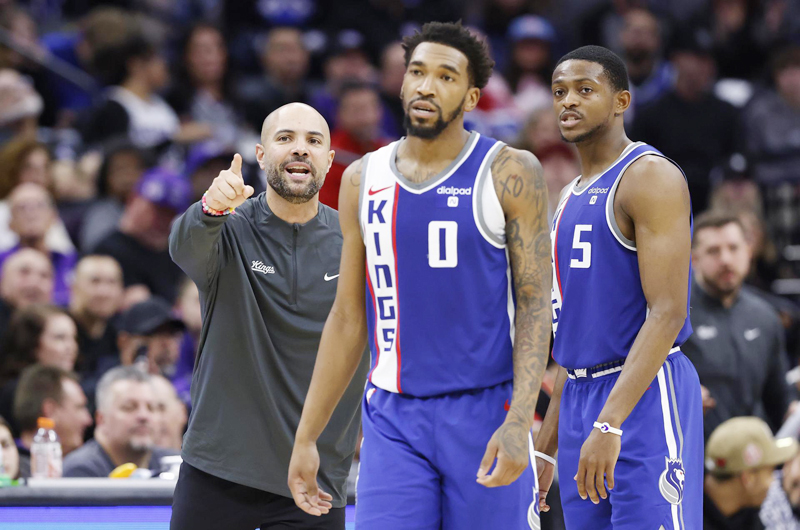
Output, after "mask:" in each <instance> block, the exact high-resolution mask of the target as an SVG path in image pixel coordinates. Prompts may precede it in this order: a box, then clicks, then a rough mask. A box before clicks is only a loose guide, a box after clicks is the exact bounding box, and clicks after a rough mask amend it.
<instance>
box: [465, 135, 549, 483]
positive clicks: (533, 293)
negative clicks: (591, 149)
mask: <svg viewBox="0 0 800 530" xmlns="http://www.w3.org/2000/svg"><path fill="white" fill-rule="evenodd" d="M492 178H493V181H494V187H495V190H496V191H497V197H498V198H499V199H500V204H501V205H502V206H503V212H504V213H505V218H506V246H507V248H508V254H509V258H510V261H511V275H512V277H513V279H514V290H515V294H516V301H517V304H516V319H515V323H514V324H515V333H514V353H513V356H514V393H513V396H512V399H511V405H510V408H509V411H508V415H507V416H506V420H505V422H503V424H502V425H501V426H500V428H499V429H497V431H496V432H495V433H494V435H493V436H492V438H491V440H489V443H488V445H487V447H486V453H485V454H484V457H483V461H482V462H481V465H480V469H479V470H478V482H479V483H480V484H482V485H484V486H487V487H495V486H504V485H507V484H511V483H512V482H514V481H515V480H516V479H517V478H518V477H519V476H520V475H521V474H522V472H523V471H525V467H526V466H528V465H530V459H529V458H530V457H529V451H528V448H529V445H528V444H529V441H528V436H529V433H530V429H531V426H532V425H533V417H534V414H535V412H536V400H537V399H538V397H539V389H540V388H541V386H542V376H543V375H544V371H545V368H546V367H547V356H548V354H549V346H550V333H551V331H550V330H551V325H552V323H551V322H552V320H551V316H550V312H551V310H550V302H551V292H550V290H551V288H552V285H553V283H552V282H553V279H552V278H553V276H552V274H553V273H552V268H551V263H550V227H549V223H548V221H547V185H546V184H545V181H544V176H543V174H542V166H541V164H539V161H538V160H537V159H536V157H535V156H533V155H532V154H531V153H529V152H527V151H520V150H517V149H512V148H510V147H505V148H503V149H502V150H501V151H500V153H499V154H498V155H497V157H496V158H495V160H494V162H493V163H492ZM495 458H497V465H496V466H495V468H494V470H493V471H492V474H491V475H487V473H488V472H489V469H490V468H491V466H492V462H493V461H494V460H495Z"/></svg>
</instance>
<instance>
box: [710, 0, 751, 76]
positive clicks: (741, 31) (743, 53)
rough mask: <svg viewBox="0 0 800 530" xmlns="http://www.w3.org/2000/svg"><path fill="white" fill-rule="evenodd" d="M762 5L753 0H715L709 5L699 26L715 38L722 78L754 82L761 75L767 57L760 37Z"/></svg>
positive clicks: (715, 48) (716, 53)
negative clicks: (758, 35) (760, 9)
mask: <svg viewBox="0 0 800 530" xmlns="http://www.w3.org/2000/svg"><path fill="white" fill-rule="evenodd" d="M760 4H761V2H754V1H752V0H713V1H712V2H708V4H707V5H708V8H709V9H708V11H706V12H705V13H702V14H701V16H702V17H703V21H702V22H700V23H701V24H703V25H704V26H705V28H706V31H707V32H708V34H709V36H710V37H711V38H712V39H713V49H714V57H715V59H716V61H717V64H718V65H719V73H720V77H722V78H728V77H733V78H737V79H754V78H755V77H756V76H758V74H759V73H761V71H762V68H763V66H764V62H765V61H764V59H765V54H764V49H763V47H762V45H761V43H760V42H759V39H758V37H757V34H758V26H759V23H760V20H759V19H760V17H759V7H760ZM706 20H708V21H710V24H709V23H706V22H705V21H706Z"/></svg>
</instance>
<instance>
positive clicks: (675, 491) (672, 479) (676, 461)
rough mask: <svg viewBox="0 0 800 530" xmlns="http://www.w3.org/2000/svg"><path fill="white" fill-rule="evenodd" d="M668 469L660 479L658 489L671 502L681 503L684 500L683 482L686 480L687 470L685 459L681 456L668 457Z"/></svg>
mask: <svg viewBox="0 0 800 530" xmlns="http://www.w3.org/2000/svg"><path fill="white" fill-rule="evenodd" d="M664 460H665V461H666V469H664V472H663V473H661V477H660V478H659V480H658V489H659V490H660V491H661V495H662V496H663V497H664V498H665V499H666V500H667V502H668V503H670V504H680V503H681V500H683V484H684V483H685V482H686V472H685V471H684V470H683V461H682V460H681V459H680V458H667V457H664Z"/></svg>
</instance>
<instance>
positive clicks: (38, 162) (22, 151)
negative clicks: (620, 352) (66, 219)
mask: <svg viewBox="0 0 800 530" xmlns="http://www.w3.org/2000/svg"><path fill="white" fill-rule="evenodd" d="M50 170H51V159H50V152H49V151H48V150H47V147H46V146H45V145H44V144H42V143H40V142H38V141H36V140H33V139H29V138H25V137H22V138H18V139H16V140H12V141H10V142H8V143H7V144H6V145H5V146H4V147H3V148H2V150H0V249H2V250H6V249H9V248H11V247H13V246H14V245H16V244H17V242H18V238H17V235H16V234H15V233H14V232H12V231H11V229H10V228H8V224H9V222H10V220H11V211H10V209H9V206H8V201H7V198H8V195H9V194H10V193H11V191H12V190H13V189H14V188H16V187H17V186H18V185H19V184H20V183H22V182H32V183H34V184H38V185H40V186H43V187H45V188H47V189H48V191H51V192H52V191H53V180H52V177H51V175H50ZM45 244H46V245H47V248H49V249H51V250H57V251H59V252H71V251H73V250H75V246H74V245H73V244H72V241H71V240H70V238H69V234H67V230H66V228H65V226H64V223H63V222H61V220H60V219H57V220H56V222H55V223H54V224H53V226H52V227H51V228H50V230H48V231H47V237H46V238H45Z"/></svg>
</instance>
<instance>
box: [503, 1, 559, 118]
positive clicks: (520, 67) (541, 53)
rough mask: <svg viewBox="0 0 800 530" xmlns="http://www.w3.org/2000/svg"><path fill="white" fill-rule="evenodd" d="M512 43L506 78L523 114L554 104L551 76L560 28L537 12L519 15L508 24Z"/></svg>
mask: <svg viewBox="0 0 800 530" xmlns="http://www.w3.org/2000/svg"><path fill="white" fill-rule="evenodd" d="M508 40H509V41H510V42H511V48H510V53H511V56H510V60H509V64H508V69H507V71H506V75H505V78H506V81H508V84H509V86H510V88H511V91H512V92H513V94H514V103H515V104H516V107H517V109H518V110H519V111H520V113H521V115H522V116H527V115H528V114H530V113H531V112H533V111H535V110H537V109H542V108H548V109H550V108H551V107H552V104H553V102H552V100H553V96H552V94H551V93H550V77H551V75H552V73H553V57H552V55H551V48H552V46H553V44H555V40H556V31H555V29H554V28H553V26H552V25H551V24H550V22H548V21H547V19H545V18H542V17H538V16H536V15H523V16H521V17H518V18H515V19H514V20H513V21H512V22H511V25H510V26H509V27H508Z"/></svg>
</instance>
